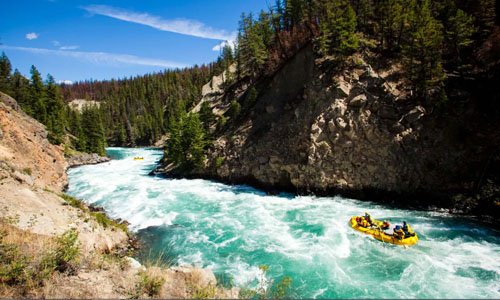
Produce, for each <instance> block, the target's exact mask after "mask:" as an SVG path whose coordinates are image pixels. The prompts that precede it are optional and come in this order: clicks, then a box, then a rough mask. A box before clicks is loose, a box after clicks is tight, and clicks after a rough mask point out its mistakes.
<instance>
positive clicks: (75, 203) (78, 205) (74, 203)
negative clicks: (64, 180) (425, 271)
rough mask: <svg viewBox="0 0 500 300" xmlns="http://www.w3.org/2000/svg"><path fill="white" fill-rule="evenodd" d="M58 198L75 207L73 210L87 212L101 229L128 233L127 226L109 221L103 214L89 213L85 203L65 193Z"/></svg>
mask: <svg viewBox="0 0 500 300" xmlns="http://www.w3.org/2000/svg"><path fill="white" fill-rule="evenodd" d="M59 196H60V197H61V198H63V199H64V201H65V202H66V203H67V204H68V205H70V206H72V207H75V208H78V209H80V210H82V211H84V212H87V213H89V214H90V216H92V217H93V218H94V219H95V220H96V222H97V223H98V224H100V225H101V226H102V227H104V228H108V227H110V228H117V229H120V230H122V231H124V232H125V233H127V234H128V233H129V231H128V226H127V224H125V223H119V222H117V221H115V220H113V219H111V218H110V217H108V216H107V215H106V214H105V213H103V212H90V211H89V209H88V207H87V206H86V205H85V203H83V201H81V200H79V199H77V198H75V197H72V196H70V195H68V194H65V193H62V194H59Z"/></svg>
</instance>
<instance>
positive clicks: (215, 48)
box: [212, 40, 235, 52]
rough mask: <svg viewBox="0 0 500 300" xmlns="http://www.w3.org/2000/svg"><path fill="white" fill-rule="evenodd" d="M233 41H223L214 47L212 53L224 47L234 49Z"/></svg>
mask: <svg viewBox="0 0 500 300" xmlns="http://www.w3.org/2000/svg"><path fill="white" fill-rule="evenodd" d="M234 42H235V41H234V40H230V41H224V42H222V43H220V44H218V45H215V46H214V47H213V48H212V50H213V51H217V52H218V51H221V50H222V49H223V48H224V47H225V46H226V45H229V46H230V47H231V49H234V47H235V44H234Z"/></svg>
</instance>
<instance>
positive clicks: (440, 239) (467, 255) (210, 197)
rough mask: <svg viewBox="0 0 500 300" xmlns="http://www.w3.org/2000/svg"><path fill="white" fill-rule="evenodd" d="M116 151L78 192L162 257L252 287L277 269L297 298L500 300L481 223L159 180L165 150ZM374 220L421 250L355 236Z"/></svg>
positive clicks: (80, 175) (80, 173) (497, 240)
mask: <svg viewBox="0 0 500 300" xmlns="http://www.w3.org/2000/svg"><path fill="white" fill-rule="evenodd" d="M107 151H108V155H110V156H111V157H112V158H113V160H112V161H111V162H108V163H104V164H100V165H91V166H82V167H78V168H73V169H70V170H69V171H68V175H69V189H68V193H69V194H70V195H72V196H75V197H77V198H80V199H82V200H84V201H85V202H86V203H88V204H95V205H99V206H102V207H103V208H104V209H105V210H106V212H107V213H108V214H109V215H110V216H111V217H114V218H121V219H123V220H127V221H128V222H129V223H130V224H131V225H130V226H131V229H132V230H133V231H134V232H136V233H137V235H138V237H139V238H140V239H141V240H142V241H143V242H144V243H145V245H146V246H145V248H146V249H147V251H149V253H150V254H149V255H150V256H153V257H154V256H155V255H157V254H158V253H162V254H163V257H167V258H168V259H170V260H173V263H175V264H178V265H195V266H199V267H205V268H210V269H212V270H213V271H214V273H216V274H217V275H218V278H220V279H221V280H222V281H224V283H225V284H229V283H232V284H234V285H236V286H242V287H255V286H257V285H259V284H266V282H264V283H262V280H261V277H262V276H261V275H262V274H261V271H260V269H259V266H260V265H266V266H268V267H269V269H268V271H267V273H266V277H267V278H268V280H267V284H268V285H270V284H269V282H270V281H271V280H274V281H275V282H278V281H279V280H280V279H281V278H283V276H289V277H291V278H292V285H291V291H290V294H289V295H290V296H293V297H301V298H500V280H499V279H500V236H499V234H498V232H497V231H494V230H492V229H489V228H486V227H482V226H480V225H477V224H475V223H473V222H471V221H469V220H466V219H461V218H456V217H453V216H450V215H448V214H446V213H440V212H428V211H410V210H402V209H394V208H390V207H388V206H384V205H379V204H376V203H372V202H366V201H358V200H352V199H346V198H342V197H314V196H294V195H290V194H280V195H277V196H269V195H266V193H264V192H262V191H259V190H256V189H253V188H251V187H248V186H241V185H240V186H230V185H225V184H221V183H217V182H212V181H207V180H186V179H168V178H161V177H153V176H149V175H148V173H149V172H150V171H151V170H152V169H153V168H154V167H155V165H156V163H157V161H158V160H159V159H160V158H161V156H162V152H161V151H159V150H154V149H147V148H141V149H128V148H108V149H107ZM134 157H143V158H144V160H134V159H133V158H134ZM365 211H368V212H370V213H371V214H372V216H373V217H375V218H379V219H389V220H390V221H391V223H393V224H398V223H401V222H402V221H403V220H406V221H407V222H408V223H409V224H411V225H412V226H413V228H414V229H415V231H416V232H417V233H418V235H419V238H420V241H419V243H418V244H417V245H415V246H413V247H409V248H403V247H398V246H393V245H389V244H384V243H382V242H380V241H377V240H375V239H373V238H371V237H370V236H367V235H363V234H362V233H359V232H357V231H354V230H353V229H351V228H350V227H349V225H348V220H349V218H350V217H351V216H353V215H360V214H363V213H364V212H365ZM143 256H144V254H143ZM259 280H260V281H261V282H260V283H259Z"/></svg>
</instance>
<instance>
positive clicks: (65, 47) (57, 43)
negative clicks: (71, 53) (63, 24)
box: [52, 41, 80, 50]
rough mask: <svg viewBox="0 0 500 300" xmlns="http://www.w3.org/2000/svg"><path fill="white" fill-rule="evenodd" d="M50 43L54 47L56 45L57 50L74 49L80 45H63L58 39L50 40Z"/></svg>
mask: <svg viewBox="0 0 500 300" xmlns="http://www.w3.org/2000/svg"><path fill="white" fill-rule="evenodd" d="M52 45H54V47H58V48H59V50H76V49H78V48H80V46H78V45H72V46H65V45H62V44H61V42H59V41H52Z"/></svg>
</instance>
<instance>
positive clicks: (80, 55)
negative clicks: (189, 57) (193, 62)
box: [0, 45, 186, 68]
mask: <svg viewBox="0 0 500 300" xmlns="http://www.w3.org/2000/svg"><path fill="white" fill-rule="evenodd" d="M2 48H3V49H7V50H16V51H24V52H29V53H34V54H41V55H56V56H63V57H72V58H76V59H81V60H86V61H89V62H92V63H96V64H108V65H115V66H116V65H121V64H128V65H139V66H154V67H163V68H184V67H186V65H185V64H182V63H178V62H172V61H167V60H162V59H154V58H145V57H139V56H135V55H128V54H116V53H106V52H83V51H64V50H51V49H44V48H29V47H16V46H7V45H0V49H2Z"/></svg>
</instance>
